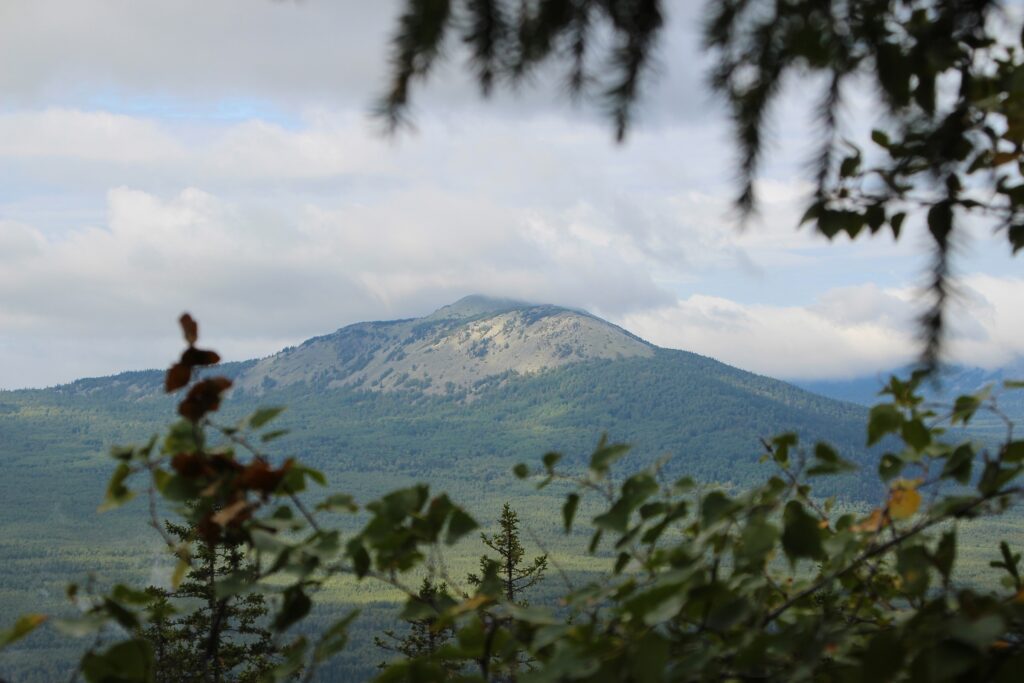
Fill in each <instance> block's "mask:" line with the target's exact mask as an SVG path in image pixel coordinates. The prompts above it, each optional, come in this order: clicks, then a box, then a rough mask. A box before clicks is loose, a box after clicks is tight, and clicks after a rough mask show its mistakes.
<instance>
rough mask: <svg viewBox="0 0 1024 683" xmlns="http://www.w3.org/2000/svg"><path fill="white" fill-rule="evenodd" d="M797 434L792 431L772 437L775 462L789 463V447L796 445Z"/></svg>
mask: <svg viewBox="0 0 1024 683" xmlns="http://www.w3.org/2000/svg"><path fill="white" fill-rule="evenodd" d="M796 444H797V436H796V434H793V433H792V432H786V433H785V434H779V435H778V436H776V437H775V438H774V439H772V446H773V448H772V457H773V458H774V459H775V462H777V463H779V464H780V465H783V466H785V465H787V464H789V449H790V448H792V447H794V446H796Z"/></svg>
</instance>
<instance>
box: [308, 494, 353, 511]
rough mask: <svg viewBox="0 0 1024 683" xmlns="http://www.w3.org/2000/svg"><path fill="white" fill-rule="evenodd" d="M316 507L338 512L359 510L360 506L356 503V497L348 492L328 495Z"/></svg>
mask: <svg viewBox="0 0 1024 683" xmlns="http://www.w3.org/2000/svg"><path fill="white" fill-rule="evenodd" d="M316 509H317V510H323V511H325V512H337V511H339V510H344V511H346V512H359V506H358V505H356V501H355V498H353V497H352V496H350V495H349V494H347V493H335V494H333V495H330V496H328V497H327V498H325V499H324V500H323V501H322V502H321V503H319V504H318V505H317V506H316Z"/></svg>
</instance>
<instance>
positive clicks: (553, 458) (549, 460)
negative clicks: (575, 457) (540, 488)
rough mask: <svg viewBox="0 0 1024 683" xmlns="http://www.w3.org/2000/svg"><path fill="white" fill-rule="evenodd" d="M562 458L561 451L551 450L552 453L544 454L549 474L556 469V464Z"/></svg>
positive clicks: (545, 466)
mask: <svg viewBox="0 0 1024 683" xmlns="http://www.w3.org/2000/svg"><path fill="white" fill-rule="evenodd" d="M561 459H562V454H561V453H555V452H551V453H545V454H544V458H543V460H544V469H545V470H547V472H548V474H551V473H552V472H553V471H554V469H555V465H557V464H558V461H559V460H561Z"/></svg>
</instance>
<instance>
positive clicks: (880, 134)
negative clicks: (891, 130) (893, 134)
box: [871, 128, 890, 149]
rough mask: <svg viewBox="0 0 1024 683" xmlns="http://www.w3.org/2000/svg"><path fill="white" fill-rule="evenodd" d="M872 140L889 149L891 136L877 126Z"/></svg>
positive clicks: (872, 132)
mask: <svg viewBox="0 0 1024 683" xmlns="http://www.w3.org/2000/svg"><path fill="white" fill-rule="evenodd" d="M871 140H872V142H874V143H875V144H876V145H878V146H879V147H884V148H885V149H889V144H890V142H889V136H888V135H886V134H885V131H881V130H878V129H877V128H876V129H875V130H872V131H871Z"/></svg>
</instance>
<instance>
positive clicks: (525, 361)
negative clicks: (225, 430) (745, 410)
mask: <svg viewBox="0 0 1024 683" xmlns="http://www.w3.org/2000/svg"><path fill="white" fill-rule="evenodd" d="M654 352H655V347H654V346H652V345H651V344H648V343H647V342H645V341H643V340H642V339H639V338H638V337H636V336H634V335H631V334H630V333H628V332H626V331H625V330H623V329H621V328H619V327H616V326H615V325H612V324H611V323H609V322H607V321H604V320H601V319H600V318H597V317H595V316H592V315H590V314H588V313H585V312H582V311H575V310H571V309H567V308H562V307H559V306H551V305H534V304H529V303H525V302H522V301H515V300H513V299H496V298H490V297H484V296H479V295H474V296H468V297H465V298H463V299H460V300H459V301H456V302H455V303H453V304H449V305H447V306H443V307H442V308H440V309H438V310H437V311H435V312H434V313H432V314H430V315H428V316H426V317H423V318H416V319H412V320H396V321H388V322H369V323H357V324H355V325H350V326H348V327H345V328H342V329H340V330H338V331H337V332H335V333H333V334H330V335H326V336H324V337H316V338H314V339H311V340H309V341H307V342H305V343H303V344H302V345H300V346H298V347H296V348H291V349H287V350H285V351H282V352H281V353H278V354H275V355H273V356H270V357H269V358H264V359H262V360H260V361H257V362H256V363H255V364H253V366H252V367H250V368H248V369H247V370H245V371H244V372H243V373H242V374H241V375H240V376H239V378H238V380H237V382H236V385H237V386H239V387H240V388H242V389H243V390H246V391H255V392H257V393H258V392H261V391H263V390H268V389H271V388H274V387H279V386H287V385H290V384H296V383H305V384H310V385H313V386H315V387H317V388H323V389H329V388H336V387H344V386H350V387H356V388H363V389H368V390H371V391H404V390H415V391H421V392H424V393H427V394H442V395H444V394H458V393H463V392H465V393H466V394H473V393H477V392H479V391H482V390H484V389H485V388H486V387H488V386H491V385H493V384H495V383H500V382H501V381H503V378H507V377H508V376H509V375H510V374H530V373H535V372H539V371H541V370H545V369H548V368H555V367H560V366H563V365H567V364H570V363H577V362H581V361H587V360H595V359H618V358H628V357H636V356H643V357H648V356H652V355H653V354H654Z"/></svg>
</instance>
